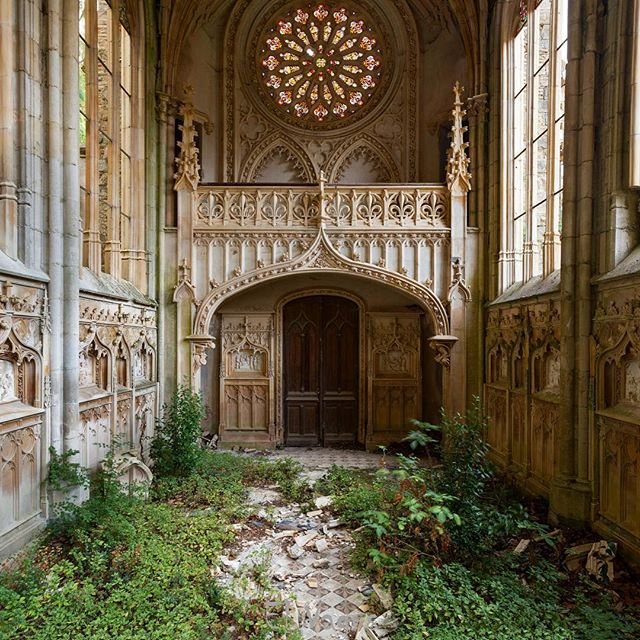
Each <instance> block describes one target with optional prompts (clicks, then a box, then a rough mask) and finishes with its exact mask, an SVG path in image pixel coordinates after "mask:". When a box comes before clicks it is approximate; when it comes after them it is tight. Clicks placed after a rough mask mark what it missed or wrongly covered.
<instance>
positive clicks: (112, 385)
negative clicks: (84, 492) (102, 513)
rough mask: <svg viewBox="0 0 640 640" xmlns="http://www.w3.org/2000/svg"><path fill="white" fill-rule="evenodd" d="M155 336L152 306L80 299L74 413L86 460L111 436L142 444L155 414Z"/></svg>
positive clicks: (92, 460) (121, 443)
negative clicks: (77, 390) (77, 400)
mask: <svg viewBox="0 0 640 640" xmlns="http://www.w3.org/2000/svg"><path fill="white" fill-rule="evenodd" d="M156 339H157V338H156V312H155V310H154V309H152V308H149V307H145V306H142V305H138V304H134V303H123V302H120V303H118V302H113V301H109V300H104V299H99V298H86V299H85V298H83V299H81V303H80V340H81V344H80V351H79V369H80V373H79V376H80V380H79V382H80V393H81V406H80V413H81V422H82V425H83V428H84V434H83V437H84V441H85V442H84V448H85V452H84V456H85V459H86V461H87V462H88V463H89V464H90V465H95V464H97V462H98V461H99V460H100V459H101V458H102V457H104V455H105V453H106V450H107V447H108V446H109V445H110V444H111V442H112V439H114V438H115V440H116V441H117V444H118V449H119V450H122V451H125V450H131V449H133V450H135V451H136V452H138V453H140V454H141V455H145V453H146V450H148V446H149V444H148V436H150V435H151V434H152V431H153V425H154V423H155V418H156V415H157V411H156V390H157V382H156V379H157V375H156V371H155V367H156V356H155V354H156Z"/></svg>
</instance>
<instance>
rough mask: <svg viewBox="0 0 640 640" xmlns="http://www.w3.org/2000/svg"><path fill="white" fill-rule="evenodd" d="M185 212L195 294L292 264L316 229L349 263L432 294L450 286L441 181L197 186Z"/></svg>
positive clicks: (448, 232) (444, 192) (447, 217)
mask: <svg viewBox="0 0 640 640" xmlns="http://www.w3.org/2000/svg"><path fill="white" fill-rule="evenodd" d="M192 211H193V216H192V224H193V227H192V233H193V236H192V242H193V247H194V253H193V256H192V260H193V264H194V266H195V268H194V274H193V275H194V277H193V282H192V281H191V279H190V280H189V282H190V283H191V286H192V287H193V288H194V290H193V294H194V298H195V299H203V298H205V297H206V296H207V294H208V293H209V291H210V290H212V289H217V288H218V287H220V286H221V285H223V284H224V283H226V282H229V281H230V280H233V279H235V278H240V277H241V276H243V275H245V274H248V273H251V272H254V271H256V270H260V269H265V268H267V267H269V266H271V265H276V264H282V265H287V264H288V263H290V262H292V261H295V260H296V259H297V258H298V257H299V256H301V255H303V254H304V253H305V252H306V251H307V250H308V249H309V247H310V246H311V245H312V244H313V242H314V239H315V238H316V236H317V235H318V232H319V230H320V228H324V230H325V232H326V234H327V238H328V239H329V241H330V242H331V244H332V246H333V247H334V249H335V250H336V251H337V252H338V253H339V254H341V255H342V256H344V257H345V258H347V259H349V260H351V261H355V262H357V263H364V264H370V265H373V266H375V267H377V268H380V269H383V270H385V271H387V272H390V273H392V274H398V275H400V276H402V277H405V278H409V279H410V280H412V281H414V282H417V283H419V284H420V285H421V286H425V287H427V288H428V289H430V290H432V291H433V292H434V293H435V295H437V296H438V297H439V298H444V297H445V296H446V293H447V290H448V287H449V285H450V277H451V275H450V268H449V262H450V255H451V252H450V242H451V230H450V227H449V224H450V219H451V215H450V211H451V207H450V194H449V191H448V189H447V187H446V186H444V185H415V184H414V185H384V186H378V185H362V186H345V185H327V184H326V182H324V181H323V182H321V183H320V184H310V185H292V186H289V185H200V186H199V187H198V190H197V192H196V193H195V194H194V201H193V209H192Z"/></svg>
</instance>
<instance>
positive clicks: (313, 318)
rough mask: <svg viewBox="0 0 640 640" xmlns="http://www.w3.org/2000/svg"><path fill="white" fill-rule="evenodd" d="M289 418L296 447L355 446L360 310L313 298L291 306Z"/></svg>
mask: <svg viewBox="0 0 640 640" xmlns="http://www.w3.org/2000/svg"><path fill="white" fill-rule="evenodd" d="M283 330H284V336H283V340H284V358H283V360H284V362H283V364H284V391H285V393H284V405H285V406H284V415H285V433H286V442H287V444H290V445H313V444H318V443H321V444H334V443H354V442H356V441H357V437H358V384H359V381H358V374H359V352H358V344H359V342H358V338H359V319H358V307H357V305H356V304H355V303H353V302H351V301H350V300H346V299H344V298H339V297H333V296H309V297H307V298H300V299H298V300H294V301H292V302H290V303H289V304H287V305H286V306H285V308H284V314H283Z"/></svg>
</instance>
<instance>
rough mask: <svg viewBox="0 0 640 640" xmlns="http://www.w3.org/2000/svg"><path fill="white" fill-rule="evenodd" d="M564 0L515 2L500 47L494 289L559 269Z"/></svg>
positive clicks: (562, 141) (564, 47) (566, 3)
mask: <svg viewBox="0 0 640 640" xmlns="http://www.w3.org/2000/svg"><path fill="white" fill-rule="evenodd" d="M567 6H568V0H538V1H531V0H521V1H520V12H519V15H518V24H517V26H516V27H515V29H511V30H510V31H509V33H508V36H507V39H506V43H505V44H506V46H505V54H506V65H505V67H506V70H507V73H505V75H504V95H505V97H506V101H505V103H504V104H505V107H506V108H505V111H504V118H503V135H504V139H505V140H506V145H504V146H503V149H504V154H505V155H504V168H505V176H506V185H507V188H506V189H505V191H504V192H503V193H504V196H505V197H504V201H503V216H502V220H503V224H504V232H503V234H502V247H501V263H502V268H501V289H502V290H504V289H506V288H508V287H509V286H511V285H512V284H514V283H516V282H526V281H527V280H530V279H531V278H533V277H536V276H547V275H549V274H550V273H551V272H552V271H553V270H555V269H557V268H559V266H560V228H561V222H562V180H563V144H564V95H565V70H566V65H567V22H568V20H567Z"/></svg>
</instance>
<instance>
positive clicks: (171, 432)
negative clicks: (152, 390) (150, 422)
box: [151, 385, 205, 478]
mask: <svg viewBox="0 0 640 640" xmlns="http://www.w3.org/2000/svg"><path fill="white" fill-rule="evenodd" d="M204 416H205V408H204V405H203V403H202V398H201V397H200V395H199V394H197V393H195V392H194V391H192V390H191V388H190V387H186V386H184V385H180V386H178V388H177V389H176V391H175V393H174V394H173V397H172V399H171V402H170V403H169V404H168V405H164V406H163V407H162V418H161V419H160V420H158V421H157V424H156V429H155V436H154V439H153V442H152V443H151V457H152V458H153V461H154V466H153V470H154V474H155V475H156V476H158V477H161V478H164V477H167V476H170V477H177V478H184V477H187V476H189V475H191V474H192V473H193V471H194V469H195V468H196V465H197V464H198V460H199V458H200V456H201V453H202V450H201V449H200V447H199V445H198V443H199V441H200V437H201V436H202V420H203V419H204Z"/></svg>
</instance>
